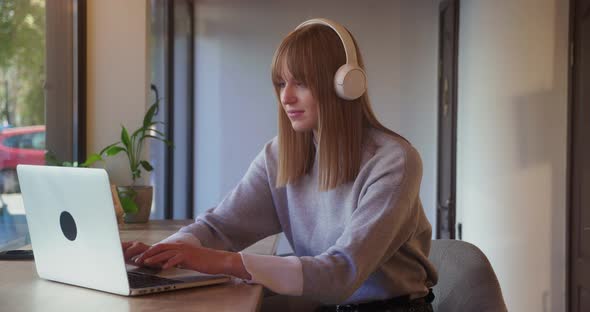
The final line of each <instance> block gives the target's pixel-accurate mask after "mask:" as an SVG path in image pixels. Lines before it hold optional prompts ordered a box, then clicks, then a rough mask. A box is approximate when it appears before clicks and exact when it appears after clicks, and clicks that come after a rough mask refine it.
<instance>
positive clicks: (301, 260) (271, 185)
mask: <svg viewBox="0 0 590 312" xmlns="http://www.w3.org/2000/svg"><path fill="white" fill-rule="evenodd" d="M355 54H356V55H359V57H358V62H357V57H356V55H355ZM343 64H346V66H345V68H344V69H343V70H345V71H346V70H348V71H349V73H348V74H346V73H342V72H341V71H339V68H340V67H341V66H342V65H343ZM363 67H364V65H363V62H362V59H361V58H360V54H359V51H358V49H357V48H356V46H355V45H354V39H352V37H351V36H350V34H349V33H348V31H347V30H346V29H345V28H344V27H342V26H340V25H338V24H336V23H334V22H332V21H329V20H324V19H316V20H311V21H308V22H305V23H303V24H302V25H300V26H299V27H298V28H297V29H296V30H295V31H293V32H292V33H290V34H289V35H288V36H287V37H286V38H285V39H284V40H283V42H282V43H281V45H280V46H279V47H278V49H277V51H276V53H275V56H274V58H273V63H272V81H273V83H274V85H275V90H276V94H277V97H278V102H279V106H280V108H279V118H278V120H279V121H278V123H279V133H278V136H277V137H275V138H274V139H273V140H271V141H270V142H268V143H267V144H266V145H265V146H264V148H263V150H262V151H261V152H260V154H259V155H258V156H257V157H256V159H255V160H254V161H253V162H252V164H251V166H250V168H249V169H248V171H247V172H246V175H245V176H244V177H243V179H242V180H241V181H240V182H239V183H238V185H237V186H236V187H235V188H234V189H233V190H232V191H231V192H230V193H229V194H228V195H227V196H226V197H225V198H224V199H223V200H222V201H221V203H219V205H218V206H217V207H215V208H213V209H210V210H209V211H207V212H206V213H205V214H204V215H201V216H200V217H199V218H197V220H196V222H195V223H193V224H191V225H189V226H186V227H184V228H182V229H181V230H180V231H179V232H178V233H176V234H174V235H173V236H171V237H169V238H167V239H166V240H164V241H163V242H161V243H159V244H156V245H154V246H151V247H150V246H147V245H145V244H142V243H139V242H128V243H123V248H124V253H125V257H126V259H128V260H133V261H135V262H136V263H137V264H139V265H152V266H153V265H157V266H162V267H163V268H169V267H172V266H182V267H183V268H188V269H193V270H197V271H200V272H204V273H210V274H228V275H232V276H235V277H238V278H242V279H244V280H248V281H252V282H255V283H260V284H262V285H264V286H266V287H267V288H269V289H270V290H272V291H274V292H276V293H279V294H285V295H292V296H305V297H308V298H311V299H315V300H319V301H321V302H322V303H324V304H328V306H325V307H324V310H326V311H332V310H334V311H335V310H338V309H340V311H342V309H343V308H344V307H342V306H340V307H338V306H336V305H347V306H346V307H347V308H350V309H351V310H354V309H356V310H358V311H381V310H382V311H386V310H388V309H389V310H391V311H405V310H408V309H411V308H412V309H414V311H431V307H430V303H429V302H430V301H431V299H432V298H431V297H432V295H431V293H430V294H429V288H430V287H432V286H433V285H434V284H435V283H436V280H437V275H436V271H435V269H434V267H433V266H432V264H431V263H430V262H429V261H428V252H429V249H430V240H431V226H430V224H429V222H428V220H427V219H426V217H425V214H424V211H423V209H422V205H421V202H420V199H419V188H420V180H421V177H422V165H421V160H420V156H419V155H418V152H417V151H416V150H415V149H414V148H413V147H412V146H411V145H410V143H409V142H407V141H406V140H405V139H404V138H402V137H401V136H399V135H397V134H396V133H394V132H392V131H391V130H389V129H387V128H385V127H384V126H383V125H382V124H381V123H379V121H377V119H376V118H375V116H374V114H373V112H372V110H371V106H370V104H369V98H368V96H367V94H366V92H365V90H364V89H365V81H364V70H363V69H362V68H363ZM335 75H336V78H335ZM343 75H344V76H346V77H344V78H343ZM281 231H282V232H284V233H285V236H286V237H287V239H288V241H289V243H290V244H291V246H292V248H293V250H294V254H295V255H294V256H289V257H275V256H260V255H248V254H241V253H237V251H240V250H242V249H243V248H245V247H247V246H249V245H250V244H252V243H254V242H256V241H258V240H260V239H262V238H264V237H266V236H268V235H272V234H276V233H279V232H281ZM330 304H331V305H332V306H329V305H330Z"/></svg>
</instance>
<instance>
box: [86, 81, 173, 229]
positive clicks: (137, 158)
mask: <svg viewBox="0 0 590 312" xmlns="http://www.w3.org/2000/svg"><path fill="white" fill-rule="evenodd" d="M151 89H152V90H153V91H154V93H155V94H156V101H155V103H154V104H152V106H150V108H149V109H148V110H147V112H146V114H145V116H144V118H143V123H142V125H141V127H139V128H138V129H137V130H135V131H133V132H132V133H131V134H130V132H129V131H127V128H125V127H124V126H123V125H121V135H120V141H117V142H115V143H113V144H110V145H108V146H107V147H105V148H103V149H102V150H101V151H100V152H99V153H95V154H91V155H90V156H88V158H87V160H86V161H85V162H84V163H82V164H80V166H81V167H89V166H91V165H92V164H94V163H96V162H97V161H104V160H105V159H106V157H110V156H115V155H117V154H119V153H125V155H127V159H128V161H129V168H130V173H131V178H132V180H133V183H132V184H131V185H127V186H117V187H116V190H117V193H118V197H119V200H120V203H121V207H122V208H123V211H124V212H125V216H124V219H125V222H126V223H140V222H147V221H148V220H149V216H150V210H151V207H152V197H153V187H152V186H151V185H137V180H138V179H139V178H140V177H141V173H142V171H144V170H145V171H147V172H151V171H152V170H153V166H152V165H151V163H150V162H149V161H148V160H145V159H142V150H143V147H144V143H145V142H146V140H148V139H154V140H157V141H161V142H163V143H165V144H166V145H168V146H172V147H173V144H172V142H171V141H169V140H166V138H165V137H166V136H165V134H164V133H163V132H161V131H158V130H156V129H155V126H156V125H157V124H164V123H163V122H159V121H154V117H155V116H156V114H157V113H158V110H159V103H160V99H159V97H158V90H157V89H156V87H155V86H154V85H152V86H151Z"/></svg>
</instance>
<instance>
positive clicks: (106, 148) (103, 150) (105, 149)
mask: <svg viewBox="0 0 590 312" xmlns="http://www.w3.org/2000/svg"><path fill="white" fill-rule="evenodd" d="M119 144H121V141H119V142H115V143H113V144H110V145H107V147H105V148H103V149H102V150H101V151H100V153H98V155H104V153H105V152H106V151H107V150H108V149H109V148H111V147H113V146H115V145H119Z"/></svg>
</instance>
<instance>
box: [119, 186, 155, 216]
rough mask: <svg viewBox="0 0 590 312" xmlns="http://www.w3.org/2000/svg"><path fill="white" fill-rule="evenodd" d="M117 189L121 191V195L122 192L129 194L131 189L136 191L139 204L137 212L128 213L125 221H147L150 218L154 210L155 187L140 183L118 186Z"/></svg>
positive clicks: (136, 200) (136, 199)
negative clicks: (140, 184) (139, 184)
mask: <svg viewBox="0 0 590 312" xmlns="http://www.w3.org/2000/svg"><path fill="white" fill-rule="evenodd" d="M117 190H118V191H119V196H120V197H121V196H122V195H121V194H127V193H129V191H130V190H133V191H135V192H136V195H135V199H134V201H135V204H136V205H137V212H136V213H127V212H125V215H124V217H123V219H124V220H125V223H146V222H148V221H149V219H150V213H151V210H152V198H153V194H154V188H153V187H152V186H138V185H131V186H117Z"/></svg>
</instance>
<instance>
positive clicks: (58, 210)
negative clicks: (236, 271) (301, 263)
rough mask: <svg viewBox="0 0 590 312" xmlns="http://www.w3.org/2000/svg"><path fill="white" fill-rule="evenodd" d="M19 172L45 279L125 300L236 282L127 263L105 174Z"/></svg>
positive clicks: (83, 170)
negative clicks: (182, 289) (126, 297)
mask: <svg viewBox="0 0 590 312" xmlns="http://www.w3.org/2000/svg"><path fill="white" fill-rule="evenodd" d="M17 172H18V179H19V182H20V187H21V192H22V196H23V202H24V207H25V211H26V219H27V223H28V226H29V232H30V236H31V245H32V248H33V252H34V253H35V266H36V268H37V274H38V275H39V277H41V278H43V279H47V280H51V281H56V282H61V283H66V284H71V285H76V286H81V287H86V288H91V289H96V290H101V291H105V292H109V293H114V294H119V295H123V296H136V295H144V294H149V293H154V292H162V291H171V290H175V289H181V288H188V287H196V286H204V285H211V284H218V283H223V282H226V281H228V280H230V278H229V277H228V276H224V275H208V274H201V273H198V272H196V271H191V270H182V269H178V268H173V269H168V270H163V271H160V272H157V271H155V270H150V269H146V268H139V267H135V266H132V265H129V264H126V263H125V260H124V257H123V250H122V248H121V239H120V237H119V230H118V226H117V220H116V216H115V208H114V205H113V200H112V197H111V189H110V184H109V179H108V175H107V172H106V171H105V170H104V169H94V168H71V167H51V166H34V165H18V166H17Z"/></svg>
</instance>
